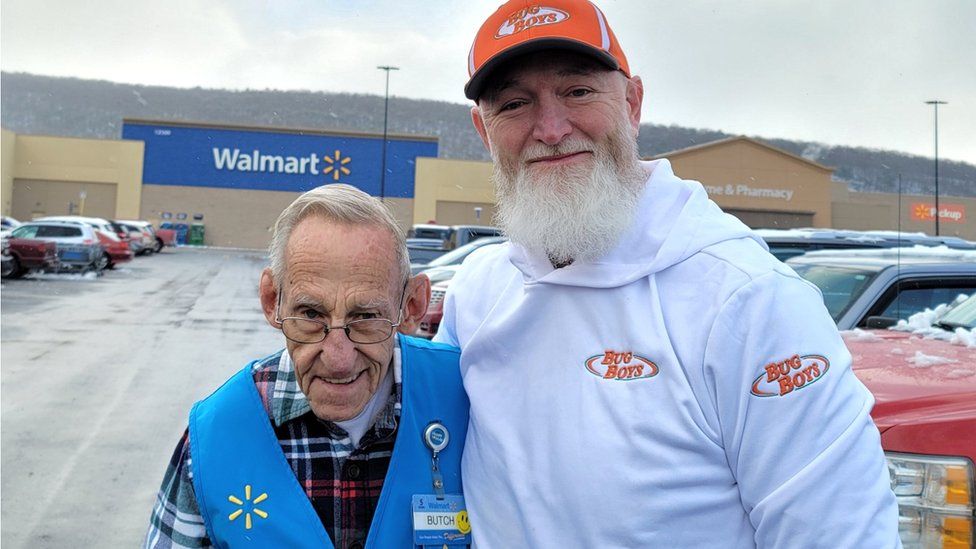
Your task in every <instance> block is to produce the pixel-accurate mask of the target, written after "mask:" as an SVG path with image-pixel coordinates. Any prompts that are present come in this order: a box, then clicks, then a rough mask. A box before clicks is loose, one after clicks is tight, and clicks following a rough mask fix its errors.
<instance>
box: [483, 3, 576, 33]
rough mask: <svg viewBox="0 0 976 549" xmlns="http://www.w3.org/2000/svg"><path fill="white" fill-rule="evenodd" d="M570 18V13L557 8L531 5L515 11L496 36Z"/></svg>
mask: <svg viewBox="0 0 976 549" xmlns="http://www.w3.org/2000/svg"><path fill="white" fill-rule="evenodd" d="M567 19H569V14H568V13H566V12H564V11H563V10H557V9H556V8H547V7H544V6H529V7H527V8H523V9H520V10H519V11H517V12H515V13H513V14H512V15H510V16H509V18H508V19H506V20H505V23H503V24H502V26H501V27H499V28H498V32H496V33H495V38H504V37H506V36H511V35H513V34H516V33H519V32H522V31H524V30H525V29H528V28H532V27H538V26H540V25H552V24H554V23H561V22H563V21H565V20H567Z"/></svg>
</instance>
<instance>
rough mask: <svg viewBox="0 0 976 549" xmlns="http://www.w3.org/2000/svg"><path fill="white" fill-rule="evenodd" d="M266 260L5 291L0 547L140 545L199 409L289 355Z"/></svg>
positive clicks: (229, 260)
mask: <svg viewBox="0 0 976 549" xmlns="http://www.w3.org/2000/svg"><path fill="white" fill-rule="evenodd" d="M264 265H265V258H264V256H263V254H262V253H261V252H246V251H228V250H218V249H191V248H176V249H172V248H167V249H166V250H164V251H163V253H161V254H157V255H154V256H149V257H137V258H135V260H133V261H132V262H129V263H128V264H123V265H121V266H120V267H119V268H118V269H117V270H115V271H107V272H106V273H105V274H104V275H103V276H101V277H97V278H86V277H83V276H80V275H42V276H40V277H34V278H26V279H23V280H10V281H6V280H5V281H3V284H2V287H0V347H2V350H0V506H2V508H0V523H2V530H0V545H2V546H3V547H4V549H15V548H21V547H31V548H34V547H41V548H44V547H136V546H139V545H141V543H142V540H143V535H144V534H145V531H146V526H147V524H148V519H149V514H150V511H151V509H152V505H153V503H154V501H155V498H156V492H157V490H158V489H159V483H160V481H161V480H162V477H163V473H164V472H165V470H166V465H167V463H168V461H169V459H170V456H171V454H172V452H173V448H174V447H175V445H176V443H177V441H178V440H179V437H180V436H181V435H182V433H183V430H184V429H185V427H186V418H187V414H188V413H189V410H190V407H191V406H192V404H193V402H195V401H196V400H199V399H200V398H203V397H205V396H207V395H208V394H209V393H210V392H211V391H213V390H214V389H216V388H217V387H218V386H219V385H220V384H221V383H222V382H223V381H224V380H225V379H227V378H228V377H229V376H230V375H231V374H233V373H234V372H235V371H237V370H238V369H239V368H241V367H242V366H243V365H244V363H245V362H247V361H248V360H251V359H254V358H259V357H262V356H265V355H268V354H270V353H272V352H274V351H275V350H277V349H279V348H281V347H283V346H284V339H283V338H282V336H281V333H280V332H278V331H276V330H274V329H273V328H271V327H270V326H269V325H268V324H267V322H265V320H264V316H263V315H262V314H261V310H260V306H259V302H258V296H257V285H258V279H259V275H260V272H261V269H262V268H263V267H264Z"/></svg>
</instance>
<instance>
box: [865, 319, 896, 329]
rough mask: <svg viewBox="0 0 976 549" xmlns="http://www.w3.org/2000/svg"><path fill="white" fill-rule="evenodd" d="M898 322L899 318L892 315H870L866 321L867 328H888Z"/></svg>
mask: <svg viewBox="0 0 976 549" xmlns="http://www.w3.org/2000/svg"><path fill="white" fill-rule="evenodd" d="M895 324H898V319H897V318H892V317H890V316H869V317H868V319H867V321H865V326H864V327H865V328H871V329H876V330H878V329H880V330H883V329H886V328H890V327H892V326H894V325H895Z"/></svg>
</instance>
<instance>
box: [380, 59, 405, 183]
mask: <svg viewBox="0 0 976 549" xmlns="http://www.w3.org/2000/svg"><path fill="white" fill-rule="evenodd" d="M376 68H377V69H379V70H381V71H386V94H385V96H384V97H385V99H384V100H383V160H381V161H380V167H381V171H380V200H383V198H384V196H385V195H386V128H387V126H386V123H387V121H388V120H389V116H390V71H398V70H400V67H391V66H389V65H380V66H378V67H376Z"/></svg>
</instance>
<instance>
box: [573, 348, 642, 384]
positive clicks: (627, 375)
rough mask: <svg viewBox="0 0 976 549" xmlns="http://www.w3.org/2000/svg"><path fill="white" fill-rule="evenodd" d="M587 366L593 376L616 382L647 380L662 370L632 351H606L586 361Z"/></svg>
mask: <svg viewBox="0 0 976 549" xmlns="http://www.w3.org/2000/svg"><path fill="white" fill-rule="evenodd" d="M585 365H586V370H587V371H588V372H590V373H591V374H593V375H595V376H597V377H600V378H602V379H609V380H614V381H633V380H636V379H647V378H649V377H654V376H656V375H657V373H658V371H659V370H660V369H659V368H658V367H657V364H654V363H653V362H651V361H650V360H648V359H646V358H644V357H642V356H640V355H635V354H634V353H633V352H631V351H626V352H618V351H613V350H606V351H603V354H602V355H593V356H591V357H590V358H588V359H586V362H585Z"/></svg>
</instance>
